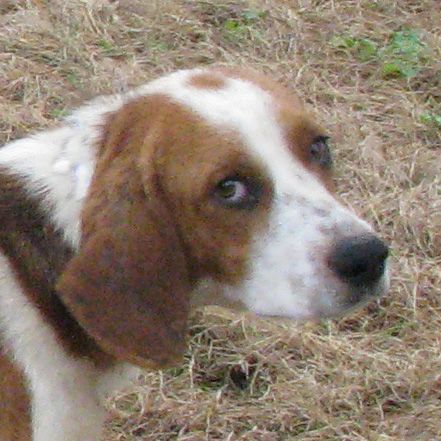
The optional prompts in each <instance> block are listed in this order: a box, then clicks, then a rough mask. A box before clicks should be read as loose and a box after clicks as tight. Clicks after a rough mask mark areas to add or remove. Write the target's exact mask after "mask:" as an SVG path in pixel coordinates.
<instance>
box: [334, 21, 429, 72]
mask: <svg viewBox="0 0 441 441" xmlns="http://www.w3.org/2000/svg"><path fill="white" fill-rule="evenodd" d="M330 45H331V46H332V47H334V48H335V49H337V50H338V51H340V52H344V53H346V54H350V55H351V56H353V57H355V58H357V59H358V60H360V61H362V62H369V61H373V62H376V63H377V64H379V65H380V66H381V73H382V76H383V77H384V78H386V79H388V78H406V79H410V78H412V77H414V76H416V75H417V74H418V73H419V72H420V71H421V69H422V67H423V66H424V65H425V64H427V61H428V51H427V47H426V45H425V44H424V43H423V42H422V40H421V37H420V33H419V32H418V31H415V30H412V29H404V30H401V31H396V32H392V34H391V35H390V37H389V40H388V42H387V43H386V44H385V45H384V46H382V47H381V46H380V45H379V44H378V43H376V42H375V41H373V40H371V39H369V38H363V37H356V36H347V35H346V36H345V35H336V36H334V37H333V38H332V39H331V41H330Z"/></svg>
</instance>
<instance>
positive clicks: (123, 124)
mask: <svg viewBox="0 0 441 441" xmlns="http://www.w3.org/2000/svg"><path fill="white" fill-rule="evenodd" d="M105 133H106V137H105V140H104V141H103V142H102V144H101V146H100V149H99V151H100V158H99V159H98V164H97V168H96V173H95V176H94V179H93V182H92V184H91V190H90V197H89V198H88V201H87V202H86V206H85V208H84V214H83V238H84V239H83V244H82V246H81V248H80V251H79V255H78V256H76V257H75V258H74V259H73V260H72V263H71V264H69V266H68V268H67V271H66V273H65V274H64V275H63V277H62V279H61V283H60V285H59V289H60V291H61V292H62V294H63V299H64V301H65V302H66V303H67V304H68V305H69V308H70V309H71V311H72V312H73V314H74V315H75V317H76V318H77V319H78V320H79V321H80V322H81V323H82V325H83V326H84V327H85V328H86V329H87V330H88V332H90V333H91V334H92V335H93V336H94V338H96V340H97V341H98V342H99V344H100V345H101V346H102V347H104V348H106V350H107V351H109V352H110V353H112V354H114V355H116V356H117V357H119V358H122V359H126V360H130V361H132V362H134V363H137V364H140V365H145V366H149V367H150V366H155V367H157V366H165V365H169V364H172V363H174V362H175V360H176V358H177V357H178V356H179V355H180V354H182V352H183V351H184V349H185V344H184V342H185V335H186V321H187V314H188V309H189V295H190V291H191V289H192V286H193V284H194V282H196V281H197V280H198V279H199V278H200V277H202V276H207V275H209V276H212V277H214V278H216V279H218V280H221V281H228V282H234V281H237V280H239V279H240V278H241V277H242V276H243V273H244V271H245V269H246V267H247V265H248V261H249V244H250V240H251V238H252V237H253V236H254V235H255V233H256V229H257V228H259V227H261V226H262V224H264V221H265V219H266V215H267V212H268V210H267V208H268V204H269V199H270V196H271V192H272V188H271V184H270V183H269V182H268V179H267V177H266V175H265V172H264V170H263V169H262V167H260V166H259V165H258V164H255V163H254V162H253V161H252V160H251V158H249V157H248V156H247V155H246V153H245V150H244V149H243V148H242V147H241V146H240V143H239V142H238V141H236V140H235V139H234V137H233V135H231V134H228V133H220V132H219V130H217V129H214V128H213V127H210V126H209V125H206V124H205V123H204V122H202V121H201V119H200V118H198V117H197V116H196V115H194V114H193V113H192V112H191V111H189V110H188V109H186V108H184V107H182V106H180V105H177V104H175V103H172V102H171V101H170V100H169V99H167V98H165V97H163V96H158V95H156V96H150V97H143V98H139V99H137V100H135V101H133V102H131V103H128V104H127V105H125V106H124V107H123V108H122V109H120V110H119V111H118V112H116V113H115V114H114V115H113V116H112V117H111V118H110V119H109V121H108V124H107V126H106V128H105ZM231 175H244V176H253V177H256V178H258V179H260V180H261V181H262V183H263V184H264V186H265V191H264V196H263V200H262V204H261V205H260V207H259V208H258V209H256V210H255V211H253V212H247V211H246V210H235V209H231V208H225V207H221V206H220V205H219V204H218V203H216V202H215V201H214V200H213V194H212V190H213V189H214V188H215V186H216V184H217V182H218V181H219V180H221V179H224V178H225V177H228V176H231ZM102 311H106V313H105V314H103V313H102Z"/></svg>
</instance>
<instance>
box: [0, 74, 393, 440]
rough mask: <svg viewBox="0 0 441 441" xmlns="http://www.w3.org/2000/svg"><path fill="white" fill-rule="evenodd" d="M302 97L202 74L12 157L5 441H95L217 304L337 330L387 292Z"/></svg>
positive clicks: (146, 92)
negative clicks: (146, 372) (127, 385)
mask: <svg viewBox="0 0 441 441" xmlns="http://www.w3.org/2000/svg"><path fill="white" fill-rule="evenodd" d="M332 168H333V167H332V156H331V152H330V148H329V146H328V135H327V133H326V132H325V131H324V130H323V129H322V128H321V127H320V125H319V124H317V122H316V121H315V118H314V116H313V115H311V114H309V113H308V112H307V111H306V110H305V108H304V106H303V105H302V103H301V102H300V100H299V99H298V98H297V97H296V96H295V95H294V94H292V93H291V92H290V91H288V90H287V89H285V88H284V87H282V86H281V85H279V84H277V83H276V82H274V81H272V80H271V79H269V78H268V77H266V76H263V75H261V74H258V73H256V72H253V71H249V70H246V69H239V68H238V69H233V68H221V67H212V68H197V69H192V70H182V71H177V72H174V73H171V74H168V75H165V76H163V77H161V78H159V79H157V80H154V81H152V82H150V83H148V84H146V85H143V86H141V87H139V88H137V89H135V90H133V91H131V92H128V93H125V94H121V95H114V96H107V97H99V98H97V99H95V100H93V101H91V102H89V103H88V104H85V105H84V106H83V107H81V108H79V109H78V110H77V111H75V112H74V113H73V114H72V115H71V116H70V117H68V118H67V119H66V120H65V121H64V122H63V123H62V124H61V125H60V126H59V127H58V128H55V129H51V130H45V131H43V132H40V133H37V134H35V135H32V136H30V137H27V138H24V139H21V140H16V141H13V142H10V143H9V144H7V145H5V146H4V147H3V148H2V149H0V225H1V232H0V250H1V253H0V337H1V347H0V349H1V352H0V398H1V401H0V405H1V409H2V411H1V414H0V440H1V441H12V440H13V441H25V440H33V441H49V440H50V441H96V440H98V439H100V433H101V429H102V425H103V422H104V419H105V411H104V409H103V406H102V402H103V399H104V397H105V396H106V395H107V394H109V393H111V392H112V391H113V390H114V389H116V388H118V387H120V386H121V385H123V384H124V382H125V381H126V380H127V379H130V378H132V377H133V376H136V374H137V368H139V367H140V368H148V369H158V368H164V367H168V366H172V365H173V364H175V363H177V362H179V359H180V357H181V356H182V354H183V352H184V351H185V349H186V328H187V319H188V315H189V313H190V311H191V310H192V309H194V308H197V307H200V306H203V305H222V306H227V307H230V308H234V309H239V310H240V309H242V310H250V311H252V312H254V313H256V314H259V315H264V316H284V317H290V318H293V319H295V320H309V319H316V318H323V317H335V316H339V315H342V314H345V313H347V312H348V311H350V310H352V309H353V308H355V307H358V306H360V305H362V304H364V303H365V302H367V301H369V300H371V299H374V298H377V297H379V296H381V295H382V294H383V293H384V292H385V291H386V290H387V289H388V274H387V273H388V271H387V257H388V247H387V246H386V245H385V243H384V242H383V241H382V240H381V239H380V238H378V236H377V235H376V234H375V233H374V232H373V230H372V228H371V227H370V226H369V225H368V224H367V223H366V222H364V221H363V220H361V219H359V218H358V217H357V216H356V215H355V214H353V213H352V212H351V211H350V210H348V209H347V208H345V207H344V206H343V205H342V203H341V202H340V201H339V199H338V198H337V197H336V196H335V194H334V186H333V182H332Z"/></svg>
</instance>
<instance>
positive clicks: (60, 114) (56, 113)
mask: <svg viewBox="0 0 441 441" xmlns="http://www.w3.org/2000/svg"><path fill="white" fill-rule="evenodd" d="M48 113H49V115H50V116H51V117H52V118H55V119H63V118H65V117H66V116H67V115H68V114H69V111H68V110H67V109H51V110H49V112H48Z"/></svg>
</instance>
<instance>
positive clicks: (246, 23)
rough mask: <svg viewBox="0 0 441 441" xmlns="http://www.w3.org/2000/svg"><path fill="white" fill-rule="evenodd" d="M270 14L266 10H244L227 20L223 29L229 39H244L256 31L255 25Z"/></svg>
mask: <svg viewBox="0 0 441 441" xmlns="http://www.w3.org/2000/svg"><path fill="white" fill-rule="evenodd" d="M267 16H268V12H266V11H256V10H250V9H249V10H244V11H242V12H240V13H238V14H237V15H235V16H232V17H230V18H228V19H227V20H225V22H224V23H223V31H224V34H225V37H226V38H227V39H229V40H242V39H243V38H244V37H246V36H247V35H249V34H250V33H253V32H254V33H256V32H257V31H256V29H254V26H255V25H256V24H257V23H259V22H260V21H262V20H263V19H265V18H266V17H267Z"/></svg>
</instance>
